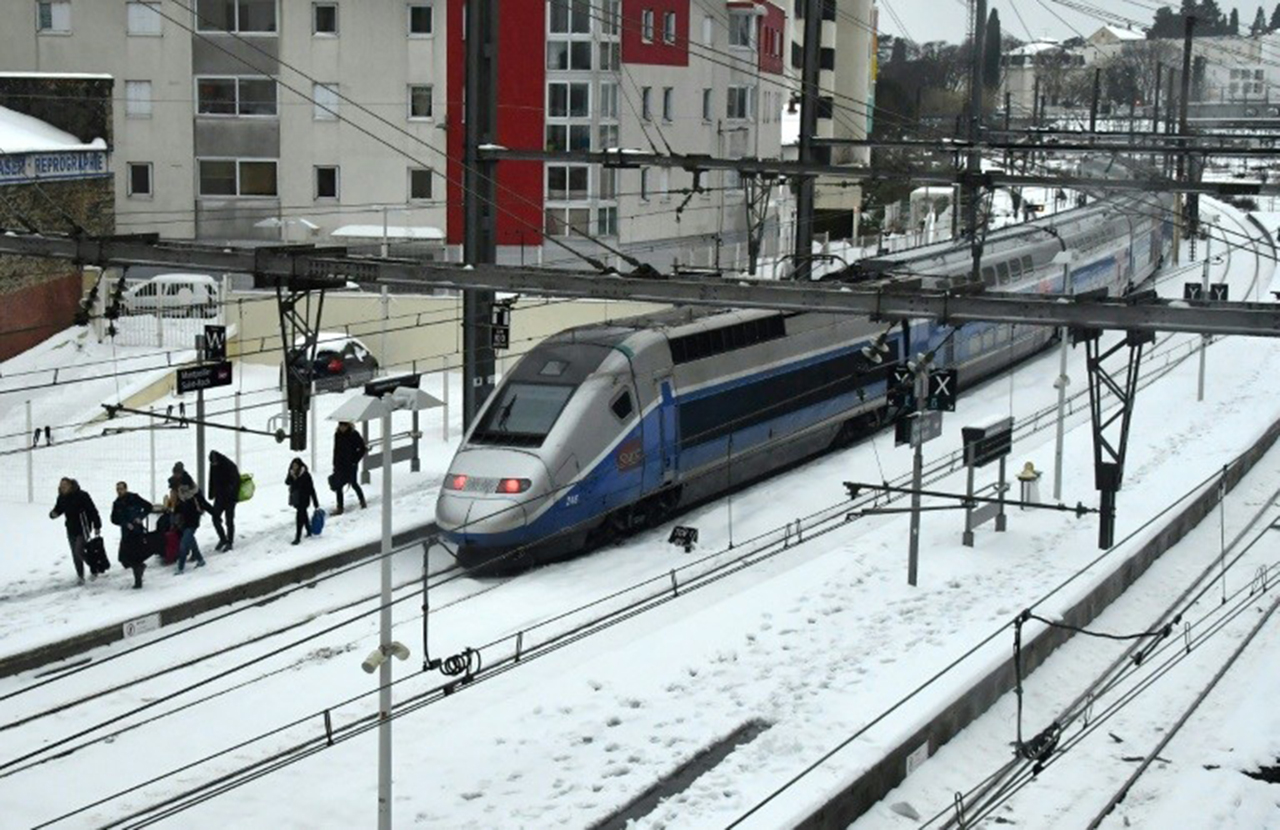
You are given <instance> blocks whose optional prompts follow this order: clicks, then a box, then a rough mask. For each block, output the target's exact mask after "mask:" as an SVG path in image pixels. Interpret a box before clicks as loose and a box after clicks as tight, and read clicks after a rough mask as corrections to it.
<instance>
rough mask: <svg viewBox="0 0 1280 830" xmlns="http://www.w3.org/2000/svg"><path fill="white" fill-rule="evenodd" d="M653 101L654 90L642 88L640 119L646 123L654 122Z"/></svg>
mask: <svg viewBox="0 0 1280 830" xmlns="http://www.w3.org/2000/svg"><path fill="white" fill-rule="evenodd" d="M652 99H653V88H652V87H647V86H646V87H641V88H640V117H641V118H643V119H644V120H645V121H652V120H653V103H652Z"/></svg>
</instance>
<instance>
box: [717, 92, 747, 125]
mask: <svg viewBox="0 0 1280 830" xmlns="http://www.w3.org/2000/svg"><path fill="white" fill-rule="evenodd" d="M724 115H725V118H728V119H730V120H743V119H746V118H750V117H751V87H749V86H731V87H728V88H726V89H725V109H724Z"/></svg>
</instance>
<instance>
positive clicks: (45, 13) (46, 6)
mask: <svg viewBox="0 0 1280 830" xmlns="http://www.w3.org/2000/svg"><path fill="white" fill-rule="evenodd" d="M36 31H37V32H41V33H42V34H49V35H69V34H71V2H70V0H52V2H39V3H36Z"/></svg>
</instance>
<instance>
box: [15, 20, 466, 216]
mask: <svg viewBox="0 0 1280 830" xmlns="http://www.w3.org/2000/svg"><path fill="white" fill-rule="evenodd" d="M437 6H438V7H437ZM44 7H48V9H47V10H46V9H45V8H44ZM225 9H230V10H232V12H233V14H234V15H235V17H236V18H237V19H235V20H233V21H232V22H231V23H230V24H229V25H230V26H231V28H233V29H237V30H238V32H237V35H232V34H227V33H226V32H220V31H216V30H214V27H213V26H211V25H207V24H197V20H196V17H195V16H193V15H192V14H191V13H190V12H188V11H185V10H184V9H183V8H182V6H181V5H179V4H174V3H159V2H123V0H112V2H106V1H105V0H75V2H66V0H55V1H54V2H51V3H30V2H26V0H10V1H9V2H6V3H4V4H3V5H0V54H3V55H4V65H3V66H2V67H0V68H3V69H7V70H43V71H56V72H104V73H108V74H111V75H114V76H115V78H116V79H117V83H116V89H115V98H116V100H115V101H114V111H115V112H114V124H113V129H114V145H115V165H116V173H117V175H116V192H117V217H118V218H117V227H118V228H119V230H120V232H122V233H128V232H147V231H154V232H159V233H160V234H162V235H163V236H167V237H175V238H183V237H188V238H189V237H199V238H205V239H261V240H280V239H287V240H289V241H307V240H310V239H312V238H316V237H320V238H322V237H324V236H325V235H326V234H327V232H328V231H331V230H333V229H335V228H337V227H340V226H342V225H348V224H353V223H362V222H363V223H375V222H376V223H377V224H381V223H382V222H383V211H382V210H381V207H382V206H384V205H388V206H391V207H393V208H394V210H393V211H392V215H391V221H392V222H394V223H395V224H398V225H413V226H432V227H441V228H442V227H443V226H444V209H443V200H444V187H443V181H441V180H439V174H438V173H437V174H435V175H434V176H433V178H434V179H435V180H434V181H432V182H431V186H430V189H429V191H428V190H426V189H424V187H423V181H422V179H423V174H421V173H420V174H418V185H419V188H418V192H417V193H416V194H414V193H411V190H410V188H411V178H412V174H411V173H410V170H411V169H412V168H424V169H431V170H443V168H444V164H443V158H444V156H443V151H444V136H443V130H442V129H441V128H442V126H443V123H444V121H443V111H444V106H445V95H444V93H445V85H444V77H445V67H444V39H443V37H442V36H441V31H440V30H441V28H442V27H443V24H444V8H443V2H442V0H437V2H436V3H432V2H430V1H429V0H424V2H420V3H418V2H414V3H400V2H396V3H382V2H368V3H359V4H356V3H352V2H350V1H349V0H348V1H347V2H342V3H337V2H332V3H325V2H312V0H240V2H238V3H235V4H228V3H223V2H211V0H202V2H200V3H199V4H198V6H197V10H198V12H199V13H200V14H201V15H202V16H204V17H213V16H215V15H218V14H221V13H222V10H225ZM424 15H425V16H424ZM424 20H429V21H430V22H428V23H426V24H425V25H424V23H423V21H424ZM224 25H226V24H224ZM42 27H43V28H42ZM415 27H416V28H418V29H423V28H426V29H429V31H416V32H414V31H411V28H415ZM271 75H275V76H277V77H278V78H279V83H277V84H273V83H271V81H270V79H269V78H268V77H267V76H271ZM316 82H320V83H321V84H328V83H331V82H337V84H338V92H339V93H340V94H341V95H342V96H346V97H349V98H351V99H352V100H354V101H359V102H361V103H363V104H365V106H366V107H367V108H368V110H369V112H368V113H363V112H357V111H356V110H355V107H353V106H350V105H348V104H347V103H346V102H344V101H336V109H337V112H338V113H340V114H341V115H342V117H343V118H350V119H351V121H353V122H355V123H356V124H358V125H359V127H361V128H363V129H365V130H368V131H369V132H372V133H375V134H376V135H377V136H378V137H379V138H380V139H381V140H382V142H385V144H384V143H380V142H379V141H377V140H375V139H373V138H370V137H369V136H368V135H365V134H364V133H363V132H362V131H361V129H359V128H357V127H356V126H353V125H352V124H350V123H347V122H345V121H341V120H339V119H337V118H335V117H333V116H332V115H331V114H330V113H328V112H325V111H324V109H323V108H317V106H316V105H315V104H314V103H313V102H312V100H310V99H311V98H314V97H317V89H316V86H315V84H316ZM414 86H419V87H425V88H428V89H429V95H424V90H414V89H412V87H414ZM320 97H321V98H322V100H324V101H326V102H328V103H329V104H330V105H332V104H334V103H335V99H334V97H333V96H332V94H329V93H326V92H325V91H324V90H321V91H320ZM415 98H416V100H417V101H418V102H419V104H420V107H419V112H418V113H413V112H411V109H410V101H411V99H415ZM426 100H429V101H430V104H431V105H430V107H429V111H428V108H426V107H425V106H423V105H422V104H423V102H424V101H426ZM387 145H390V146H387ZM419 197H420V198H419ZM273 218H274V219H275V220H276V221H275V222H270V221H267V222H264V220H271V219H273ZM303 220H305V221H303ZM260 224H265V225H266V227H260V226H259V225H260ZM309 224H310V225H314V226H315V227H316V228H318V230H311V228H310V227H308V225H309Z"/></svg>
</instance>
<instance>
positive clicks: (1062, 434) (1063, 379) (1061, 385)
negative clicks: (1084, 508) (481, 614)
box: [1053, 250, 1075, 501]
mask: <svg viewBox="0 0 1280 830" xmlns="http://www.w3.org/2000/svg"><path fill="white" fill-rule="evenodd" d="M1072 259H1073V255H1072V253H1071V251H1069V250H1064V251H1060V252H1059V253H1058V254H1056V255H1055V256H1054V258H1053V261H1054V262H1055V263H1060V264H1061V265H1062V289H1063V291H1065V292H1066V293H1067V294H1074V293H1075V290H1074V286H1073V285H1072V284H1071V260H1072ZM1060 336H1061V338H1062V350H1061V354H1062V356H1061V359H1060V360H1059V362H1058V379H1057V380H1055V381H1054V382H1053V385H1054V387H1055V388H1057V390H1058V425H1057V433H1056V436H1055V439H1054V449H1053V498H1054V500H1055V501H1061V499H1062V450H1063V443H1064V441H1065V439H1066V427H1065V423H1064V422H1065V420H1066V417H1067V385H1068V384H1070V383H1071V378H1069V377H1067V348H1068V345H1069V344H1068V342H1067V341H1068V340H1070V337H1069V336H1068V331H1067V327H1066V326H1063V327H1062V333H1061V335H1060Z"/></svg>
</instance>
